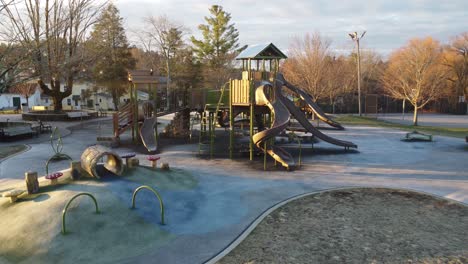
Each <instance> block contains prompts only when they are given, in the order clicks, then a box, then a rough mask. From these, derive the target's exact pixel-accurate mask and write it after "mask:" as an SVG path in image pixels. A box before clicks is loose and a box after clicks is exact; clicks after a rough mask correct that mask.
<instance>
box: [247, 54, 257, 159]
mask: <svg viewBox="0 0 468 264" xmlns="http://www.w3.org/2000/svg"><path fill="white" fill-rule="evenodd" d="M247 67H248V73H249V74H248V75H249V92H250V94H249V95H250V142H249V152H250V160H251V161H252V160H253V150H254V144H253V127H254V120H253V119H254V114H255V113H254V104H255V98H254V90H253V89H254V88H253V82H252V60H251V59H249V60H248V65H247Z"/></svg>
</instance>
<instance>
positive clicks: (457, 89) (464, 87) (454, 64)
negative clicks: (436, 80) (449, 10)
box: [443, 32, 468, 112]
mask: <svg viewBox="0 0 468 264" xmlns="http://www.w3.org/2000/svg"><path fill="white" fill-rule="evenodd" d="M443 64H444V65H445V66H446V67H447V69H448V71H449V76H448V80H449V82H450V84H451V88H452V90H453V94H454V95H455V96H456V97H457V98H456V101H457V103H460V101H459V99H458V97H459V96H465V97H466V96H467V95H468V32H465V33H462V34H460V35H459V36H457V37H455V38H454V39H453V40H452V41H451V43H450V45H449V46H448V47H447V48H446V49H445V51H444V60H443ZM462 106H464V105H463V104H462ZM462 111H463V112H464V111H465V109H462Z"/></svg>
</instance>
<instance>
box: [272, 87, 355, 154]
mask: <svg viewBox="0 0 468 264" xmlns="http://www.w3.org/2000/svg"><path fill="white" fill-rule="evenodd" d="M283 84H284V83H283V82H282V81H281V80H280V79H277V80H276V91H275V95H276V99H277V100H279V101H281V102H282V104H283V105H284V106H286V108H287V109H288V110H289V113H291V114H292V115H293V116H294V118H296V120H297V121H299V123H300V124H301V125H302V126H303V127H304V128H305V129H306V130H307V131H308V132H310V133H312V134H313V135H314V136H316V137H317V138H319V139H321V140H323V141H326V142H328V143H331V144H333V145H337V146H342V147H345V148H346V149H348V148H357V145H356V144H354V143H352V142H349V141H344V140H339V139H336V138H333V137H330V136H327V135H325V134H323V133H322V132H321V131H320V130H318V129H317V128H315V127H314V126H313V125H312V124H311V123H310V122H309V120H307V117H306V116H305V115H304V113H302V111H301V110H300V109H299V108H297V107H296V106H295V105H294V103H293V102H292V101H291V100H289V99H288V98H286V97H284V96H283V94H282V93H281V87H282V86H283Z"/></svg>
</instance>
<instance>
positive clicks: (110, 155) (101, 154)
mask: <svg viewBox="0 0 468 264" xmlns="http://www.w3.org/2000/svg"><path fill="white" fill-rule="evenodd" d="M99 165H102V166H103V167H104V169H105V170H104V171H109V172H111V173H113V174H116V175H119V176H120V175H122V172H123V162H122V159H121V158H120V156H119V155H118V154H117V153H115V152H113V151H112V150H111V149H109V148H107V147H104V146H101V145H94V146H91V147H88V148H87V149H85V150H84V151H83V154H81V167H82V168H83V170H85V171H86V172H87V173H89V174H90V175H92V176H93V177H95V178H97V179H100V178H101V177H102V176H103V175H102V173H105V172H103V170H98V169H97V167H98V166H99Z"/></svg>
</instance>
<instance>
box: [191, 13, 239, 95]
mask: <svg viewBox="0 0 468 264" xmlns="http://www.w3.org/2000/svg"><path fill="white" fill-rule="evenodd" d="M209 11H210V15H211V16H209V17H205V21H206V24H201V25H199V26H198V29H199V30H200V31H201V33H202V35H203V39H201V40H198V39H196V38H195V37H194V36H192V37H191V41H192V43H193V45H194V48H193V51H194V53H195V55H196V56H197V57H198V59H199V60H200V61H201V62H202V63H204V64H205V66H206V67H207V69H205V73H206V74H205V77H206V78H208V79H211V81H214V82H215V85H216V86H219V85H220V83H221V82H222V81H223V80H222V79H223V78H225V77H226V74H229V68H230V67H229V66H230V65H229V64H230V62H231V61H232V59H233V58H234V56H235V54H236V53H237V52H239V51H240V50H241V49H239V43H238V41H239V32H238V31H237V29H236V28H235V27H234V24H233V23H230V21H231V14H230V13H227V12H226V11H224V10H223V8H222V7H221V6H218V5H213V6H211V8H210V9H209Z"/></svg>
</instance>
